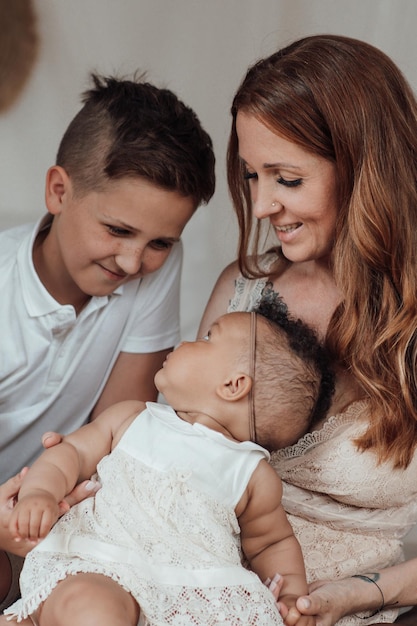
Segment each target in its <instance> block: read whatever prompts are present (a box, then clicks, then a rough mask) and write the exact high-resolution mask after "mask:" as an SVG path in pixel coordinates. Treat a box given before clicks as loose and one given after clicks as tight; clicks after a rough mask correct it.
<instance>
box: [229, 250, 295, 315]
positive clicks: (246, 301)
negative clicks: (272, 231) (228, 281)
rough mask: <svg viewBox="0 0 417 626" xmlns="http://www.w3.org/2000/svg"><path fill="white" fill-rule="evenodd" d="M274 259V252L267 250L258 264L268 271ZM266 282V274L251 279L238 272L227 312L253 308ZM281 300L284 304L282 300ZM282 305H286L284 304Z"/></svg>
mask: <svg viewBox="0 0 417 626" xmlns="http://www.w3.org/2000/svg"><path fill="white" fill-rule="evenodd" d="M276 260H277V254H276V252H267V253H265V254H263V255H262V257H261V258H260V262H259V266H260V268H261V269H262V270H263V271H265V272H267V273H268V272H269V271H270V270H271V269H272V266H273V265H274V263H275V261H276ZM267 284H269V279H268V277H267V276H265V277H264V278H254V279H252V280H251V279H249V278H245V277H244V276H242V274H240V275H239V276H238V277H237V279H236V281H235V293H234V294H233V298H232V299H231V300H230V303H229V307H228V309H227V311H228V313H232V312H234V311H250V310H251V309H253V308H255V307H256V305H257V304H258V303H259V301H260V299H261V297H262V292H263V290H264V289H265V287H266V285H267ZM282 302H283V304H284V301H283V300H282ZM284 306H285V307H286V305H285V304H284Z"/></svg>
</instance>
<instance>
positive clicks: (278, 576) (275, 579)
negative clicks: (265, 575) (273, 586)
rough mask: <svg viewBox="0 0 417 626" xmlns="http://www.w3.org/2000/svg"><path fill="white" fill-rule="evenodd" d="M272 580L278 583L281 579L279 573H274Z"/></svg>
mask: <svg viewBox="0 0 417 626" xmlns="http://www.w3.org/2000/svg"><path fill="white" fill-rule="evenodd" d="M272 580H273V582H274V583H279V581H280V580H281V574H275V576H274V577H273V579H272Z"/></svg>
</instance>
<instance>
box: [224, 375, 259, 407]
mask: <svg viewBox="0 0 417 626" xmlns="http://www.w3.org/2000/svg"><path fill="white" fill-rule="evenodd" d="M251 389H252V378H251V377H250V376H248V374H244V373H242V372H237V373H236V374H234V375H233V376H231V377H229V378H228V379H227V380H226V381H225V382H224V383H222V384H221V385H219V386H218V387H217V390H216V391H217V394H218V395H219V396H220V398H222V399H223V400H226V401H227V402H236V401H237V400H242V398H245V397H246V396H247V395H248V394H249V392H250V390H251Z"/></svg>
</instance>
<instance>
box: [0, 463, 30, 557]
mask: <svg viewBox="0 0 417 626" xmlns="http://www.w3.org/2000/svg"><path fill="white" fill-rule="evenodd" d="M27 471H28V468H27V467H25V468H23V469H22V471H21V472H19V474H16V476H12V478H9V480H7V481H6V482H5V483H3V484H2V485H0V528H1V530H0V537H1V536H2V530H3V529H6V528H8V526H9V523H10V517H11V514H12V511H13V508H14V505H15V502H16V498H17V494H18V493H19V489H20V487H21V484H22V481H23V478H24V477H25V475H26V473H27ZM0 545H1V539H0Z"/></svg>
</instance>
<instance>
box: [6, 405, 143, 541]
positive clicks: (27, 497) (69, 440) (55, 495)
mask: <svg viewBox="0 0 417 626" xmlns="http://www.w3.org/2000/svg"><path fill="white" fill-rule="evenodd" d="M143 406H144V405H143V403H141V402H137V401H134V402H121V403H119V404H117V405H114V406H113V407H110V408H109V409H107V410H106V411H104V412H103V413H102V414H101V415H100V416H99V417H98V418H97V419H96V420H94V421H93V422H90V423H89V424H87V425H86V426H83V427H82V428H80V429H78V430H77V431H75V432H74V433H71V434H70V435H68V436H67V437H65V438H64V440H63V441H62V442H61V443H60V444H58V445H56V446H54V447H53V448H50V449H49V450H45V452H44V453H43V454H42V455H41V456H40V457H39V458H38V459H37V461H35V463H34V464H33V466H32V467H31V468H30V470H29V472H28V473H27V475H26V477H25V478H24V480H23V483H22V486H21V488H20V491H19V498H18V502H17V504H16V506H15V508H14V510H13V513H12V515H11V519H10V525H9V530H10V532H11V534H12V536H13V537H14V538H15V540H17V541H19V540H21V539H29V540H31V541H33V542H36V541H38V540H39V539H40V538H43V537H44V536H45V535H46V534H47V533H48V532H49V530H50V529H51V527H52V526H53V524H54V523H55V522H56V520H57V519H58V517H59V514H60V510H59V503H60V502H61V500H62V499H63V498H64V496H65V495H66V494H67V493H69V492H70V491H71V490H72V489H73V488H74V486H75V485H76V484H77V482H78V481H79V480H84V479H85V478H89V477H90V476H91V474H93V473H94V472H95V469H96V466H97V463H98V461H99V460H100V459H101V458H102V457H103V456H105V455H106V454H108V453H109V452H110V451H111V449H112V447H113V444H114V441H115V438H117V440H118V439H119V438H120V436H121V435H120V431H121V430H123V431H124V430H125V428H127V426H128V425H129V424H130V422H131V421H132V420H133V419H134V417H135V415H137V413H139V412H140V411H141V410H143Z"/></svg>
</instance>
